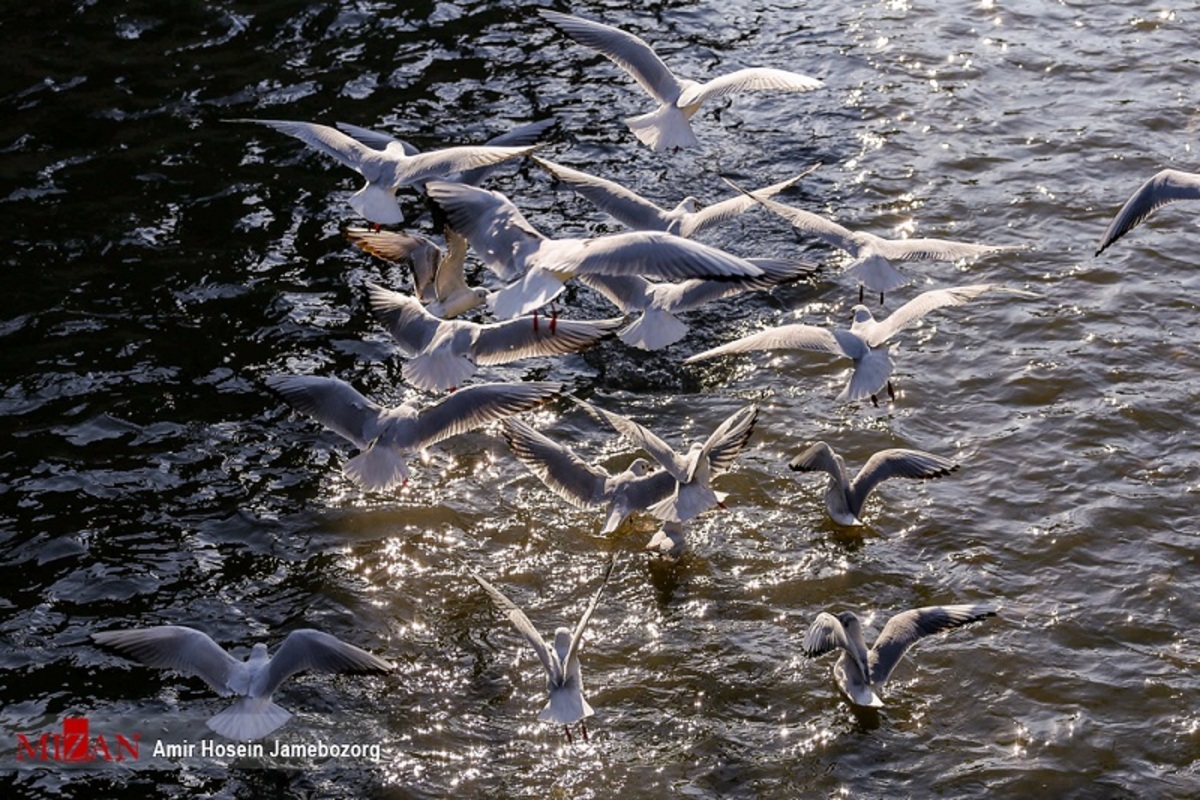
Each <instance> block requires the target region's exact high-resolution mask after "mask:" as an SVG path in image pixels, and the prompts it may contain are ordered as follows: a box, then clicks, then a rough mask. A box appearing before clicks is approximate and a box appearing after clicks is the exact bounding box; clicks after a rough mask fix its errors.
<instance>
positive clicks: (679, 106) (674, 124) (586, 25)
mask: <svg viewBox="0 0 1200 800" xmlns="http://www.w3.org/2000/svg"><path fill="white" fill-rule="evenodd" d="M538 13H540V14H541V15H542V17H544V18H545V19H546V21H547V22H550V23H551V24H553V25H555V26H557V27H558V28H560V29H561V30H562V31H563V32H564V33H566V34H567V35H568V36H570V37H571V38H572V39H574V40H575V41H577V42H579V43H580V44H582V45H584V46H585V47H590V48H592V49H593V50H596V51H597V52H599V53H600V54H601V55H603V56H605V57H606V58H608V59H609V60H611V61H612V62H613V63H615V64H616V65H617V66H618V67H620V68H621V69H623V70H625V71H626V72H628V73H629V74H630V75H631V76H632V77H633V79H634V80H636V81H637V82H638V84H640V85H641V87H642V88H643V89H645V90H646V91H647V92H649V93H650V96H651V97H653V98H654V99H655V101H656V102H658V104H659V105H658V108H657V109H656V110H654V111H652V112H650V113H649V114H642V115H640V116H637V117H630V118H628V119H626V120H625V124H626V125H628V126H629V129H630V130H631V131H633V133H634V135H635V136H637V137H638V139H640V140H641V141H642V142H643V143H644V144H646V145H648V146H649V147H651V148H653V149H654V150H667V149H669V148H679V147H696V146H698V145H699V144H700V143H699V141H697V140H696V136H695V134H694V133H692V126H691V123H690V122H689V120H690V119H691V117H692V115H694V114H695V113H696V112H697V111H699V110H700V106H701V105H702V104H704V103H705V102H706V101H708V100H714V99H716V98H718V97H724V96H726V95H729V94H733V93H735V92H742V91H754V90H763V89H767V90H775V91H788V92H808V91H812V90H813V89H819V88H821V87H822V86H824V84H823V83H822V82H821V81H819V80H817V79H816V78H810V77H809V76H807V75H801V74H799V73H796V72H788V71H786V70H782V69H771V68H768V67H752V68H749V69H739V70H737V71H735V72H731V73H729V74H727V75H722V76H721V77H719V78H714V79H713V80H710V81H708V82H707V83H697V82H696V81H693V80H688V79H687V78H679V77H677V76H676V75H675V74H674V73H672V72H671V70H670V69H668V67H667V65H666V64H664V63H663V62H662V59H660V58H659V57H658V55H657V54H656V53H655V52H654V50H653V49H652V48H651V47H650V45H648V44H646V42H645V41H643V40H642V39H640V38H638V37H637V36H634V35H633V34H632V33H628V32H626V31H623V30H621V29H620V28H614V27H612V26H610V25H604V24H602V23H599V22H593V21H591V20H587V19H582V18H580V17H574V16H571V15H570V14H560V13H558V12H557V11H548V10H546V9H538Z"/></svg>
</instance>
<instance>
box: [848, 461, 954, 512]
mask: <svg viewBox="0 0 1200 800" xmlns="http://www.w3.org/2000/svg"><path fill="white" fill-rule="evenodd" d="M956 469H958V465H957V464H955V463H954V462H953V461H951V460H950V459H948V458H942V457H941V456H935V455H934V454H933V453H926V452H924V451H921V450H904V449H901V448H893V449H890V450H880V451H879V452H878V453H876V454H875V455H873V456H871V457H870V458H869V459H867V463H866V464H864V465H863V468H862V469H860V470H859V471H858V474H857V475H855V476H854V480H853V481H852V482H851V483H850V491H849V492H847V499H848V500H849V505H850V513H851V514H853V515H854V516H856V517H857V516H858V512H859V511H861V510H862V507H863V503H865V502H866V501H867V497H868V496H870V494H871V492H872V491H874V489H875V487H876V486H878V485H879V484H881V483H883V482H884V481H886V480H889V479H891V478H911V479H914V480H921V479H928V478H940V477H942V476H944V475H949V474H950V473H951V472H953V471H954V470H956Z"/></svg>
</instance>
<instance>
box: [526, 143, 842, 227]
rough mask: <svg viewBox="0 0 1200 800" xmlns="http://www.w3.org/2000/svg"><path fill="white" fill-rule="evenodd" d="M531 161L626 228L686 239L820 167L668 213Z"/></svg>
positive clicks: (604, 184) (596, 181) (608, 185)
mask: <svg viewBox="0 0 1200 800" xmlns="http://www.w3.org/2000/svg"><path fill="white" fill-rule="evenodd" d="M531 158H532V160H533V163H535V164H537V165H538V166H539V167H541V168H542V169H544V170H546V171H547V172H549V173H550V174H551V175H553V176H554V178H555V179H556V180H559V181H561V182H563V183H565V184H567V185H569V186H570V187H571V188H572V189H573V190H575V192H577V193H578V194H581V195H583V196H584V197H586V198H587V199H588V200H589V201H590V202H591V203H592V205H594V206H596V207H597V208H599V209H600V210H601V211H603V212H604V213H606V214H608V215H609V216H611V217H613V218H615V219H616V220H617V221H619V222H620V223H621V224H623V225H625V226H626V227H628V228H632V229H633V230H637V231H665V232H666V233H673V234H675V235H676V236H682V237H683V238H685V239H690V238H691V237H692V236H695V235H696V234H697V233H700V232H701V231H703V230H707V229H708V228H711V227H713V226H715V225H717V224H719V223H721V222H725V221H727V220H731V219H733V218H735V217H737V216H738V215H739V214H741V213H742V212H744V211H745V210H746V209H748V208H751V207H753V206H754V205H755V200H754V197H773V196H774V195H776V194H779V193H780V192H782V191H783V190H784V189H787V188H789V187H790V186H792V185H793V184H795V183H796V182H797V181H799V180H800V179H801V178H803V177H804V176H805V175H808V174H809V173H810V172H812V171H813V170H815V169H816V168H817V167H819V166H821V165H820V164H817V165H816V166H813V167H809V168H808V169H806V170H805V171H804V172H801V173H800V174H799V175H796V176H795V177H792V178H788V179H787V180H785V181H780V182H779V183H776V184H772V185H771V186H766V187H764V188H762V189H757V190H756V191H755V192H754V197H751V196H749V195H746V194H738V195H735V196H734V197H731V198H729V199H727V200H722V201H721V202H719V203H713V204H712V205H711V206H705V207H703V208H701V207H700V205H699V201H698V200H696V198H694V197H691V196H688V197H685V198H683V200H681V201H680V203H679V205H677V206H675V207H674V208H673V209H671V210H670V211H668V210H666V209H665V208H661V207H660V206H657V205H655V204H654V203H652V202H650V201H649V200H646V199H645V198H643V197H641V196H640V195H638V194H636V193H634V192H633V191H631V190H629V189H626V188H625V187H624V186H621V185H620V184H618V183H616V182H614V181H610V180H606V179H604V178H598V177H596V176H595V175H589V174H587V173H586V172H580V171H578V170H574V169H571V168H570V167H564V166H562V165H561V164H555V163H554V162H553V161H547V160H546V159H544V158H538V157H537V156H531Z"/></svg>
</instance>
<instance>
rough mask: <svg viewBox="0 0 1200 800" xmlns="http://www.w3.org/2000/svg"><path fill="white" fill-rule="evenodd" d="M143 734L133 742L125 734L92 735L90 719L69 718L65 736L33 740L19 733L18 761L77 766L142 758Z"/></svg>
mask: <svg viewBox="0 0 1200 800" xmlns="http://www.w3.org/2000/svg"><path fill="white" fill-rule="evenodd" d="M141 738H142V735H141V734H140V733H135V734H133V740H132V741H130V740H129V739H128V738H126V737H124V736H122V735H121V734H119V733H118V734H116V736H115V737H114V738H113V739H105V738H104V736H103V735H101V734H96V735H95V736H92V735H90V732H89V725H88V718H87V717H67V718H65V719H64V720H63V725H62V733H43V734H42V735H41V736H38V737H36V738H35V739H33V740H32V741H31V740H30V738H29V737H28V736H26V735H25V734H23V733H18V734H17V761H66V762H71V763H75V764H79V763H86V762H89V761H124V760H125V759H126V757H128V758H131V759H133V760H134V761H136V760H137V758H138V746H139V744H140V742H141Z"/></svg>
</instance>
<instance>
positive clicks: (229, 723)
mask: <svg viewBox="0 0 1200 800" xmlns="http://www.w3.org/2000/svg"><path fill="white" fill-rule="evenodd" d="M92 639H93V640H94V641H95V642H96V644H100V645H104V646H106V647H112V648H114V649H115V650H118V651H120V652H121V653H123V654H125V655H127V656H129V657H131V658H133V659H136V660H137V661H140V662H142V663H143V664H146V665H147V666H151V667H162V668H164V669H173V670H175V671H176V672H182V673H183V674H185V675H195V676H197V677H199V678H200V679H201V680H203V681H204V682H205V683H207V684H208V685H209V688H211V689H212V690H213V691H215V692H216V693H217V694H219V695H221V696H222V697H231V696H237V697H239V698H240V699H239V700H238V701H237V702H236V703H234V704H233V705H232V706H231V707H230V708H227V709H226V710H224V711H222V712H221V713H220V714H217V715H216V716H215V717H213V718H212V719H210V720H208V727H210V728H212V729H213V730H214V731H216V732H217V733H219V734H221V735H222V736H227V737H228V738H230V739H261V738H262V737H264V736H266V735H267V734H269V733H271V732H272V731H274V730H276V729H277V728H279V727H280V726H282V725H283V724H284V723H285V722H287V721H288V720H289V719H290V718H291V716H292V715H291V714H290V713H289V712H287V711H286V710H284V709H283V708H281V707H280V706H278V705H276V704H275V703H274V702H272V701H271V695H272V694H274V692H275V690H276V689H278V688H279V686H280V684H282V683H283V682H284V681H285V680H287V679H288V678H290V677H291V676H292V675H295V674H296V673H297V672H305V671H311V672H390V671H391V670H392V669H394V668H395V667H394V665H393V664H392V663H391V662H388V661H384V660H383V659H382V658H379V657H378V656H375V655H372V654H371V653H368V652H367V651H366V650H362V649H359V648H357V647H355V646H354V645H352V644H346V643H345V642H343V641H341V640H340V639H338V638H337V637H335V636H331V635H329V634H328V633H321V632H320V631H314V630H311V629H308V628H304V629H301V630H294V631H292V632H291V633H289V634H288V635H287V638H286V639H284V640H283V643H282V644H280V645H279V648H278V649H277V650H276V651H275V655H273V656H268V655H267V646H266V645H265V644H262V643H259V644H256V645H254V647H253V648H252V649H251V650H250V655H249V656H247V657H246V659H245V660H244V661H239V660H238V659H236V658H234V657H233V656H231V655H229V653H227V652H226V651H225V649H224V648H223V647H221V645H219V644H217V643H216V642H214V641H213V640H212V639H211V638H210V637H209V636H208V634H206V633H203V632H201V631H198V630H195V629H194V628H187V627H184V626H182V625H160V626H157V627H153V628H134V629H129V630H118V631H104V632H103V633H93V634H92Z"/></svg>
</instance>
